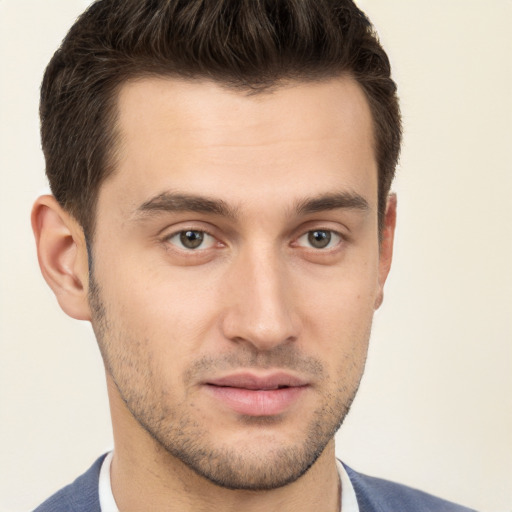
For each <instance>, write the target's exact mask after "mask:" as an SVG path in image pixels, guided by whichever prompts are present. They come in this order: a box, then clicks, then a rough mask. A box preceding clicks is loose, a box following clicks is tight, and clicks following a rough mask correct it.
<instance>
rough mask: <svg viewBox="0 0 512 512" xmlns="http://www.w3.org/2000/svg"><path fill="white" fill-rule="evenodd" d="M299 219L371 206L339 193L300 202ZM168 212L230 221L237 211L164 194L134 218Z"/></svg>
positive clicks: (198, 198)
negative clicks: (324, 212) (221, 218)
mask: <svg viewBox="0 0 512 512" xmlns="http://www.w3.org/2000/svg"><path fill="white" fill-rule="evenodd" d="M293 209H294V210H295V213H296V215H298V216H301V215H308V214H312V213H317V212H322V211H328V210H337V209H350V210H360V211H363V212H366V211H368V210H369V209H370V206H369V204H368V202H367V201H366V199H365V198H364V197H362V196H361V195H359V194H357V193H353V192H338V193H327V194H322V195H319V196H317V197H313V198H306V199H303V200H300V201H298V202H297V203H296V204H295V206H294V208H293ZM165 212H172V213H176V212H196V213H206V214H213V215H219V216H221V217H227V218H230V219H233V220H234V219H236V218H237V217H238V215H237V209H236V208H233V207H232V206H230V205H228V204H227V203H226V202H225V201H223V200H222V199H212V198H209V197H204V196H199V195H195V194H184V193H174V192H163V193H162V194H159V195H157V196H155V197H153V198H151V199H149V200H147V201H146V202H144V203H142V204H141V205H140V206H139V207H138V208H137V210H135V212H134V214H135V216H136V217H143V218H144V217H146V216H147V215H151V214H158V213H165Z"/></svg>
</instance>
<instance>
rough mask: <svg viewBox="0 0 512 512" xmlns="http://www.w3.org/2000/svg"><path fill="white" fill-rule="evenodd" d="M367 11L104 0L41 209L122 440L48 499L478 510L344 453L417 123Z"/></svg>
mask: <svg viewBox="0 0 512 512" xmlns="http://www.w3.org/2000/svg"><path fill="white" fill-rule="evenodd" d="M395 89H396V88H395V85H394V83H393V81H392V79H391V77H390V69H389V62H388V59H387V57H386V54H385V53H384V51H383V49H382V48H381V46H380V44H379V42H378V40H377V39H376V36H375V34H374V33H373V29H372V27H371V25H370V23H369V21H368V20H367V19H366V17H365V16H364V15H363V13H361V12H360V11H359V10H358V9H357V8H356V7H355V6H354V5H353V4H352V3H351V2H348V1H341V0H340V1H336V2H334V1H327V0H326V1H319V0H301V1H292V0H288V1H285V0H282V1H275V2H264V1H263V0H251V1H238V2H233V1H227V0H215V1H213V0H211V1H204V0H203V1H199V0H188V1H178V0H160V1H155V0H153V1H150V0H144V1H140V0H102V1H99V2H96V3H94V4H93V5H92V6H91V7H90V8H89V9H88V10H87V11H86V13H84V14H83V15H82V17H81V18H80V19H79V20H78V21H77V22H76V23H75V25H74V26H73V27H72V29H71V30H70V32H69V34H68V36H67V37H66V39H65V40H64V42H63V44H62V46H61V48H60V49H59V50H58V52H57V53H56V54H55V56H54V57H53V59H52V61H51V62H50V64H49V66H48V68H47V71H46V74H45V78H44V81H43V87H42V94H41V120H42V129H41V130H42V141H43V149H44V153H45V157H46V164H47V168H46V170H47V175H48V177H49V180H50V185H51V188H52V192H53V196H42V197H41V198H39V199H38V200H37V201H36V204H35V205H34V210H33V217H32V220H33V227H34V232H35V236H36V242H37V248H38V256H39V261H40V265H41V269H42V272H43V275H44V277H45V279H46V280H47V282H48V284H49V285H50V286H51V288H52V289H53V291H54V292H55V294H56V296H57V299H58V301H59V304H60V305H61V307H62V309H63V310H64V311H65V312H66V313H67V314H68V315H70V316H72V317H73V318H77V319H81V320H89V321H91V323H92V325H93V328H94V331H95V334H96V337H97V340H98V344H99V348H100V351H101V354H102V357H103V360H104V363H105V368H106V373H107V385H108V392H109V400H110V405H111V414H112V424H113V430H114V441H115V449H114V452H113V453H110V454H108V455H107V456H102V457H101V458H100V459H98V461H97V462H96V463H95V464H94V466H93V467H92V468H91V469H90V470H89V471H88V472H87V473H86V474H84V475H83V476H82V477H80V478H79V479H77V480H76V481H75V482H74V483H73V484H72V485H71V486H68V487H67V488H65V489H63V490H62V491H60V492H59V493H57V494H56V495H54V496H53V497H52V498H50V499H49V500H48V501H47V502H45V503H44V504H43V505H41V506H40V507H39V508H38V509H37V510H38V511H45V510H48V511H49V510H52V511H60V510H63V511H64V510H77V511H78V510H83V511H86V510H87V511H91V510H101V511H102V512H108V511H112V510H120V511H122V512H124V511H132V510H133V511H141V510H151V511H159V510H179V511H188V510H190V511H192V510H194V511H195V510H235V509H236V510H247V511H251V510H261V509H265V510H279V511H287V510H293V511H306V510H322V511H337V510H340V509H343V511H344V512H347V511H349V512H353V511H357V510H359V511H361V512H362V511H370V510H372V511H373V510H375V511H377V510H379V511H381V510H382V511H384V510H389V511H396V510H404V511H405V510H407V511H416V510H417V511H423V510H446V511H452V510H453V511H457V510H467V509H463V508H462V507H458V506H456V505H453V504H449V503H447V502H444V501H441V500H439V499H437V498H434V497H432V496H429V495H426V494H424V493H421V492H419V491H415V490H412V489H409V488H406V487H403V486H399V485H397V484H392V483H389V482H385V481H382V480H378V479H373V478H370V477H366V476H363V475H360V474H358V473H356V472H354V471H352V470H351V469H350V468H347V467H344V466H343V465H342V464H341V463H339V462H337V461H336V459H335V455H334V439H333V437H334V434H335V432H336V431H337V430H338V428H339V427H340V425H341V423H342V422H343V419H344V417H345V416H346V414H347V413H348V410H349V408H350V404H351V402H352V400H353V398H354V396H355V394H356V391H357V388H358V385H359V381H360V378H361V375H362V372H363V369H364V363H365V358H366V352H367V347H368V339H369V334H370V329H371V322H372V317H373V313H374V310H375V309H376V308H378V307H379V306H380V304H381V302H382V297H383V287H384V284H385V281H386V278H387V275H388V272H389V268H390V264H391V257H392V248H393V236H394V228H395V217H396V199H395V198H394V196H393V195H390V194H389V190H390V186H391V182H392V179H393V174H394V168H395V166H396V162H397V159H398V153H399V147H400V133H401V127H400V115H399V109H398V101H397V98H396V90H395Z"/></svg>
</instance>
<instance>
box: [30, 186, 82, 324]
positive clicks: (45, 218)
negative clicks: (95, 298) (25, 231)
mask: <svg viewBox="0 0 512 512" xmlns="http://www.w3.org/2000/svg"><path fill="white" fill-rule="evenodd" d="M31 218H32V229H33V231H34V236H35V239H36V247H37V256H38V260H39V266H40V268H41V272H42V274H43V277H44V279H45V281H46V282H47V283H48V285H49V286H50V288H51V289H52V290H53V292H54V293H55V296H56V297H57V301H58V302H59V305H60V307H61V308H62V309H63V311H64V312H65V313H66V314H68V315H69V316H71V317H73V318H76V319H77V320H90V311H89V304H88V300H87V293H88V280H89V270H88V263H87V248H86V244H85V237H84V235H83V230H82V228H81V227H80V226H79V224H78V222H77V221H76V220H75V219H74V218H73V217H72V216H71V215H70V214H68V213H67V212H66V211H64V210H63V209H62V208H61V206H60V205H59V204H58V202H57V201H56V199H55V198H54V197H53V196H50V195H45V196H41V197H39V198H38V199H37V200H36V202H35V203H34V207H33V208H32V217H31Z"/></svg>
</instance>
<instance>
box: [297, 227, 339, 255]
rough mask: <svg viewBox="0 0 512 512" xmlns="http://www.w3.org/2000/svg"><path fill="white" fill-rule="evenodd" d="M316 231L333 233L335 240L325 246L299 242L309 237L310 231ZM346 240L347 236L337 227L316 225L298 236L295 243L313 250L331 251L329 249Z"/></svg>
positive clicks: (333, 248)
mask: <svg viewBox="0 0 512 512" xmlns="http://www.w3.org/2000/svg"><path fill="white" fill-rule="evenodd" d="M315 231H325V232H326V233H331V235H333V237H334V239H335V240H334V241H333V240H331V241H329V244H328V245H327V246H325V247H312V246H311V245H306V244H300V243H299V241H300V240H301V239H302V238H306V237H308V236H309V234H310V233H314V232H315ZM345 240H346V237H345V236H344V235H343V234H342V233H340V232H339V231H337V230H335V229H329V228H322V227H315V228H312V229H308V230H307V231H305V232H303V233H302V234H301V235H300V236H298V237H297V238H296V239H295V241H294V244H293V245H296V246H299V247H303V248H305V249H308V250H312V251H318V252H329V251H332V250H335V249H336V248H337V247H339V245H340V244H341V243H342V242H344V241H345Z"/></svg>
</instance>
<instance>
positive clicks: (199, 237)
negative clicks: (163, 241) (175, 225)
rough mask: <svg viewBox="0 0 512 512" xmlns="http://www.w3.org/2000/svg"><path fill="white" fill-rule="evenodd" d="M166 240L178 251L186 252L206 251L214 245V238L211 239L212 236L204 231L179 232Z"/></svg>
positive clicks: (189, 230) (188, 230)
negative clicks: (184, 250)
mask: <svg viewBox="0 0 512 512" xmlns="http://www.w3.org/2000/svg"><path fill="white" fill-rule="evenodd" d="M168 240H169V242H170V243H171V244H173V245H175V246H177V247H178V248H179V249H187V250H194V249H208V248H209V247H212V246H213V245H214V243H215V238H213V236H211V235H209V234H208V233H206V232H205V231H199V230H195V229H187V230H184V231H179V232H178V233H175V234H174V235H172V236H171V237H169V239H168Z"/></svg>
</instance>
